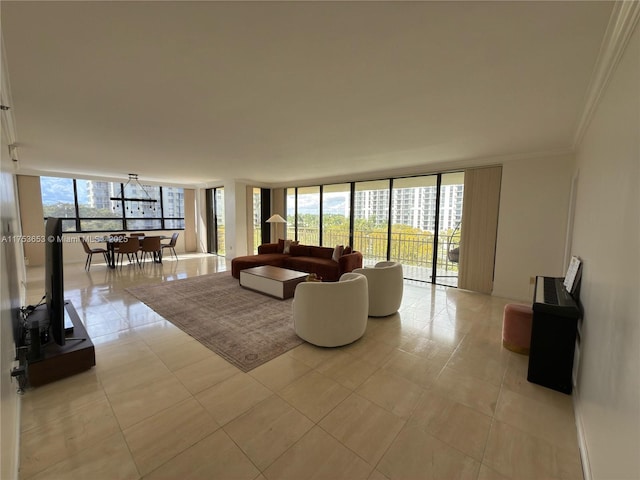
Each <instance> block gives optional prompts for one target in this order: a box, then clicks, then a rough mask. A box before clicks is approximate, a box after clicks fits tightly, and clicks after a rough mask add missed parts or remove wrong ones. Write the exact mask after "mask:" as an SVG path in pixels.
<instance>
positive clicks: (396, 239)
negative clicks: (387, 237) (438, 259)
mask: <svg viewBox="0 0 640 480" xmlns="http://www.w3.org/2000/svg"><path fill="white" fill-rule="evenodd" d="M392 192H393V195H392V201H391V232H390V234H391V243H390V250H389V259H390V260H392V261H394V262H399V263H401V264H402V268H403V273H404V276H405V278H410V279H413V280H422V281H429V280H430V279H431V276H432V274H433V254H434V251H435V247H436V245H435V238H434V232H435V231H436V207H437V201H436V200H437V193H438V176H437V175H428V176H422V177H409V178H398V179H394V180H393V190H392Z"/></svg>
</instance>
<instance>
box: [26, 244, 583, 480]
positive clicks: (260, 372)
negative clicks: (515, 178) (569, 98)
mask: <svg viewBox="0 0 640 480" xmlns="http://www.w3.org/2000/svg"><path fill="white" fill-rule="evenodd" d="M227 269H228V265H226V264H225V261H224V259H219V258H217V257H214V256H209V255H183V256H181V257H180V259H179V260H178V261H175V260H172V259H165V262H164V264H163V265H157V264H147V265H145V267H144V269H142V270H140V269H136V268H135V267H134V266H126V265H125V266H124V267H123V268H122V270H109V269H106V268H105V266H104V265H100V264H98V263H96V264H94V265H93V266H92V267H91V272H90V273H87V272H85V271H84V270H83V265H82V264H74V265H66V266H65V288H66V296H67V298H68V299H70V300H72V302H73V304H74V306H75V307H76V309H77V311H78V313H79V315H80V317H81V318H82V319H83V320H84V322H85V323H86V326H87V330H88V332H89V335H90V336H91V338H92V340H93V342H94V343H95V346H96V359H97V365H96V367H95V368H93V369H92V370H90V371H88V372H86V373H83V374H79V375H76V376H73V377H70V378H67V379H65V380H61V381H58V382H56V383H53V384H49V385H46V386H43V387H39V388H36V389H30V390H28V391H27V392H26V393H25V395H24V396H23V397H22V417H21V420H22V426H21V428H22V433H21V441H20V478H21V479H23V480H27V479H83V478H91V479H93V480H98V479H105V480H112V479H116V478H118V479H137V478H145V479H161V478H162V479H248V480H249V479H268V480H272V479H273V480H275V479H307V478H314V479H342V478H343V479H348V480H353V479H372V480H383V479H387V478H388V479H396V478H397V479H447V480H448V479H453V478H469V479H482V480H485V479H525V478H530V479H543V478H544V479H552V478H558V479H559V478H562V479H581V478H582V470H581V465H580V458H579V451H578V446H577V440H576V428H575V422H574V414H573V407H572V401H571V397H570V396H567V395H564V394H561V393H558V392H555V391H553V390H549V389H546V388H544V387H541V386H538V385H534V384H531V383H528V382H527V380H526V370H527V357H525V356H521V355H518V354H515V353H512V352H509V351H507V350H505V349H503V348H502V347H501V324H502V310H503V307H504V305H505V303H507V300H505V299H498V298H493V297H490V296H486V295H480V294H475V293H470V292H465V291H461V290H457V289H454V288H446V287H441V286H431V285H425V284H419V283H415V284H411V282H407V284H406V285H405V294H404V298H403V302H402V306H401V308H400V311H399V313H398V314H396V315H394V316H391V317H388V318H384V319H374V318H371V319H369V325H368V327H367V332H366V334H365V336H364V337H363V338H362V339H360V340H359V341H357V342H355V343H354V344H352V345H349V346H346V347H342V348H336V349H322V348H317V347H314V346H311V345H309V344H306V343H305V344H302V345H301V346H299V347H297V348H295V349H293V350H291V351H289V352H288V353H286V354H283V355H281V356H280V357H278V358H276V359H274V360H272V361H270V362H268V363H266V364H264V365H262V366H260V367H258V368H256V369H254V370H253V371H251V372H249V373H242V372H241V371H240V370H238V369H237V368H235V367H234V366H232V365H230V364H229V363H227V362H226V361H225V360H223V359H222V358H221V357H219V356H218V355H216V354H215V353H213V352H211V351H210V350H208V349H207V348H205V347H203V346H202V345H200V344H199V343H198V342H197V341H195V340H193V339H192V338H191V337H189V336H188V335H186V334H185V333H183V332H182V331H181V330H179V329H178V328H176V327H174V326H173V325H172V324H171V323H169V322H167V321H165V320H164V319H163V318H162V317H160V316H158V315H157V314H156V313H154V312H153V311H152V310H150V309H149V308H148V307H146V306H145V305H144V304H141V303H140V302H138V301H137V300H136V299H135V298H133V297H132V296H131V295H129V294H128V293H126V292H125V291H124V289H125V288H127V287H129V286H132V285H139V284H141V283H143V282H147V283H158V282H163V281H171V280H175V279H178V278H185V277H190V276H195V275H203V274H207V273H212V272H216V271H223V270H227ZM28 276H29V279H30V280H29V282H28V299H27V300H28V301H29V303H33V302H37V301H38V300H39V298H40V296H41V295H42V292H43V282H42V280H41V279H42V276H43V274H42V269H38V268H31V269H29V272H28Z"/></svg>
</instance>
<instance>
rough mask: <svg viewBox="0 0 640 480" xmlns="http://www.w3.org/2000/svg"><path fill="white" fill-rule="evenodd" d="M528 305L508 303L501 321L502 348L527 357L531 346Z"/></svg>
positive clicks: (529, 310)
mask: <svg viewBox="0 0 640 480" xmlns="http://www.w3.org/2000/svg"><path fill="white" fill-rule="evenodd" d="M532 318H533V311H532V310H531V307H530V306H529V305H520V304H517V303H509V304H507V305H505V307H504V318H503V320H502V346H503V347H504V348H506V349H508V350H511V351H512V352H516V353H521V354H523V355H529V347H530V345H531V319H532Z"/></svg>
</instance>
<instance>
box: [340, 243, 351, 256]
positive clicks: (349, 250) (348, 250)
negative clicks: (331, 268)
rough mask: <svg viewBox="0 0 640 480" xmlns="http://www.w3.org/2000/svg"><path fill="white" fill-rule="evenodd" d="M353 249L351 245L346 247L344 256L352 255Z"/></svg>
mask: <svg viewBox="0 0 640 480" xmlns="http://www.w3.org/2000/svg"><path fill="white" fill-rule="evenodd" d="M351 251H352V250H351V247H350V246H349V245H347V246H346V247H344V251H343V252H342V254H343V255H347V254H349V253H351Z"/></svg>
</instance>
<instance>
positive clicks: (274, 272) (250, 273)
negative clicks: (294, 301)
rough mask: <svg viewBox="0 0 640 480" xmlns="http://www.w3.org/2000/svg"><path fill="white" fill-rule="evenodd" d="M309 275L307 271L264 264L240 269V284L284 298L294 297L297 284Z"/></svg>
mask: <svg viewBox="0 0 640 480" xmlns="http://www.w3.org/2000/svg"><path fill="white" fill-rule="evenodd" d="M308 276H309V274H308V273H306V272H298V271H296V270H288V269H286V268H280V267H272V266H271V265H263V266H261V267H253V268H247V269H245V270H241V271H240V285H241V286H242V287H244V288H248V289H249V290H255V291H256V292H260V293H264V294H266V295H270V296H272V297H276V298H279V299H281V300H284V299H285V298H291V297H293V292H294V291H295V289H296V285H298V284H299V283H300V282H304V281H305V279H306V278H307V277H308Z"/></svg>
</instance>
